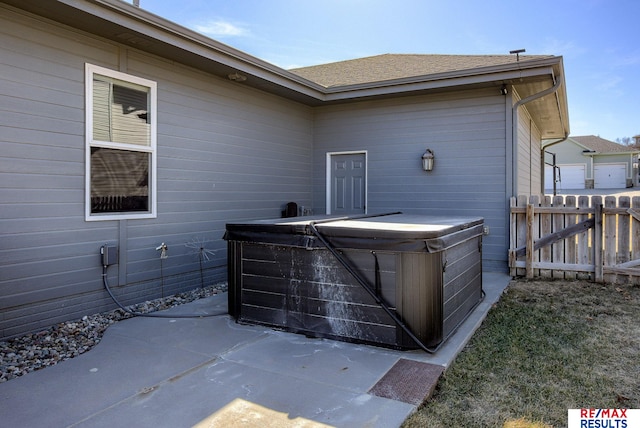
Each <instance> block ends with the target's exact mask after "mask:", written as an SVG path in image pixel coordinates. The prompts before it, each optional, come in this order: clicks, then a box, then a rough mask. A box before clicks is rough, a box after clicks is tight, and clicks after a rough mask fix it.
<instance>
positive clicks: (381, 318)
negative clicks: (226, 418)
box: [225, 213, 483, 349]
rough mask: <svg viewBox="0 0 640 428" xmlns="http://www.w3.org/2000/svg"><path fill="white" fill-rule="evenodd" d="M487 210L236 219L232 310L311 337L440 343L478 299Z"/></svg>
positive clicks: (401, 344)
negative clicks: (467, 214)
mask: <svg viewBox="0 0 640 428" xmlns="http://www.w3.org/2000/svg"><path fill="white" fill-rule="evenodd" d="M482 231H483V219H482V218H462V217H453V216H452V217H435V216H424V215H405V214H401V213H395V214H381V215H372V216H362V217H355V218H331V217H296V218H287V219H275V220H257V221H249V222H238V223H230V224H227V226H226V233H225V239H226V240H227V242H228V268H229V271H228V275H229V313H230V314H231V316H233V317H234V318H235V319H236V321H239V322H245V323H258V324H263V325H268V326H272V327H277V328H281V329H284V330H287V331H292V332H296V333H304V334H306V335H310V336H314V337H328V338H333V339H338V340H345V341H355V342H363V343H368V344H375V345H381V346H387V347H393V348H397V349H415V348H418V347H421V348H423V349H432V348H435V347H437V346H438V345H440V344H441V343H442V342H443V341H444V340H446V338H447V337H448V336H449V335H450V334H451V333H452V332H453V331H454V330H455V329H456V327H457V326H458V325H460V323H462V321H464V319H465V318H466V317H467V316H468V315H469V313H470V312H471V311H472V310H473V308H474V307H475V306H476V305H477V304H478V303H479V302H480V300H481V299H482Z"/></svg>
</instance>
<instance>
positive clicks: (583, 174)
mask: <svg viewBox="0 0 640 428" xmlns="http://www.w3.org/2000/svg"><path fill="white" fill-rule="evenodd" d="M544 151H545V152H546V156H545V160H546V164H545V186H544V187H545V189H546V190H547V192H549V191H550V190H551V189H553V180H554V174H553V165H552V164H553V160H552V159H553V156H551V154H554V155H555V163H556V167H557V168H556V175H555V177H556V178H555V180H556V189H557V190H570V189H624V188H627V187H632V186H633V185H634V184H635V183H637V182H638V179H637V176H638V168H637V163H638V153H640V150H639V149H638V148H636V147H633V146H623V145H621V144H618V143H614V142H613V141H609V140H605V139H604V138H600V137H596V136H595V135H586V136H582V137H569V138H567V139H566V140H564V141H562V142H559V143H556V142H549V143H547V144H545V145H544ZM634 177H635V179H634Z"/></svg>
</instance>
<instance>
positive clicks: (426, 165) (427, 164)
mask: <svg viewBox="0 0 640 428" xmlns="http://www.w3.org/2000/svg"><path fill="white" fill-rule="evenodd" d="M434 159H435V156H434V155H433V150H431V149H427V151H425V152H424V154H423V155H422V169H423V170H425V171H431V170H432V169H433V161H434Z"/></svg>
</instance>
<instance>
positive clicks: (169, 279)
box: [0, 6, 313, 338]
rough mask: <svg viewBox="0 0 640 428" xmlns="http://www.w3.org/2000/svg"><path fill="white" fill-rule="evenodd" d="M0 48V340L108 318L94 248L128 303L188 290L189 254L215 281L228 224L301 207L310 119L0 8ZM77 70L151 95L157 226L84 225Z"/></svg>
mask: <svg viewBox="0 0 640 428" xmlns="http://www.w3.org/2000/svg"><path fill="white" fill-rule="evenodd" d="M0 37H1V39H2V42H3V43H2V44H1V46H0V49H2V51H1V52H2V54H1V55H0V153H1V155H0V156H2V158H1V159H0V162H1V163H0V209H1V210H2V211H1V212H2V216H1V217H0V338H2V337H8V336H13V335H17V334H20V333H24V332H26V331H31V330H36V329H38V328H42V327H45V326H48V325H50V324H52V323H55V322H59V321H64V320H68V319H73V318H78V317H81V316H83V315H86V314H89V313H95V312H99V311H103V310H107V309H112V308H114V307H115V305H114V304H113V302H111V300H110V299H109V297H108V295H107V294H106V292H105V291H104V289H103V286H102V281H101V273H102V267H101V263H100V256H99V248H100V246H101V245H104V244H110V245H117V246H118V248H119V250H120V252H121V256H120V257H121V258H120V261H121V262H122V263H121V264H117V265H114V266H111V267H109V270H108V273H109V275H108V278H109V282H110V284H111V285H112V286H113V287H114V293H115V294H116V295H118V296H119V297H120V298H121V299H122V300H123V302H125V303H133V302H136V301H141V300H146V299H149V298H155V297H159V296H161V295H163V294H164V295H167V294H173V293H175V292H178V291H184V290H187V289H190V288H194V287H197V286H200V285H201V282H200V261H199V251H198V249H197V248H193V247H194V246H196V247H198V246H199V245H200V244H201V243H202V244H203V245H204V247H205V248H206V249H207V250H209V251H211V253H210V254H209V258H210V259H209V260H205V261H203V263H202V266H203V268H204V269H205V282H207V283H211V282H212V281H219V280H223V279H225V278H226V243H225V241H223V240H222V236H223V234H224V230H225V224H226V223H227V222H231V221H237V220H240V219H256V218H269V217H279V216H280V211H281V210H282V209H283V207H284V204H286V203H287V202H289V201H295V202H298V203H300V204H304V205H307V206H310V205H311V176H310V174H309V171H310V170H311V166H312V164H311V159H312V151H311V147H312V143H313V138H312V133H313V115H312V111H311V109H310V108H308V107H305V106H302V105H300V104H297V103H292V102H289V101H285V100H283V99H279V98H277V97H274V96H271V95H267V94H264V93H262V92H260V91H257V90H253V89H249V88H246V87H244V86H243V85H241V84H236V83H233V82H229V81H226V80H222V79H219V78H216V77H213V76H211V75H208V74H205V73H202V72H199V71H195V70H192V69H189V68H187V67H183V66H180V65H177V64H174V63H172V62H168V61H165V60H162V59H160V58H156V57H152V56H149V55H146V54H142V53H138V52H136V51H132V50H127V49H124V48H122V47H120V46H118V45H115V44H113V43H110V42H107V41H104V40H101V39H98V38H95V37H91V36H88V35H86V34H83V33H79V32H75V31H71V30H69V29H67V28H65V27H60V26H57V25H55V24H53V23H50V22H47V21H42V20H40V19H34V18H32V17H31V16H29V15H28V14H23V13H16V12H14V11H13V10H12V9H10V8H7V7H5V6H0ZM120 61H122V62H120ZM85 62H89V63H92V64H95V65H99V66H103V67H108V68H111V69H114V70H119V71H124V72H126V73H129V74H132V75H136V76H139V77H144V78H147V79H150V80H153V81H156V82H157V84H158V112H157V114H158V139H157V141H158V149H157V150H158V151H157V154H158V169H157V175H158V182H157V188H158V194H157V197H158V216H157V218H156V219H144V220H127V221H98V222H86V221H85V220H84V203H85V202H84V187H85V177H84V174H85V170H84V162H85V160H84V159H85V141H84V67H85ZM162 242H165V243H166V244H167V245H168V247H169V251H168V255H169V257H168V258H167V259H164V260H161V259H160V253H159V252H158V251H156V250H155V248H156V247H157V246H158V245H160V243H162ZM161 268H162V271H161Z"/></svg>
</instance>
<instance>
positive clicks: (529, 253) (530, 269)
mask: <svg viewBox="0 0 640 428" xmlns="http://www.w3.org/2000/svg"><path fill="white" fill-rule="evenodd" d="M533 216H534V212H533V204H527V243H526V246H527V252H526V255H525V257H526V266H527V267H526V269H527V278H529V279H531V278H533Z"/></svg>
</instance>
